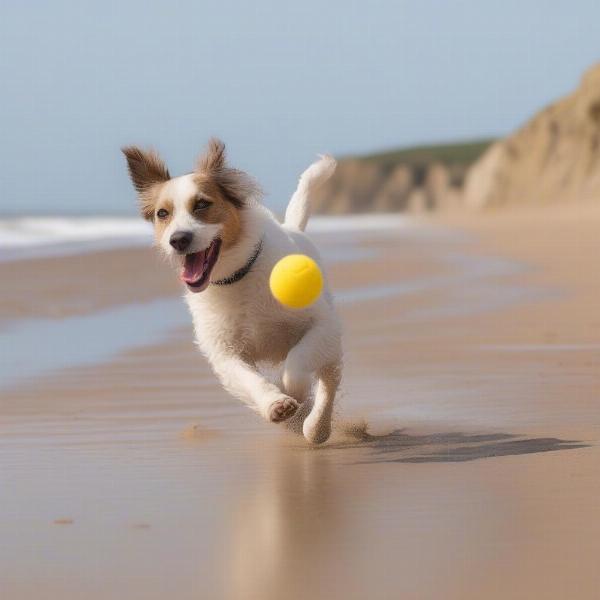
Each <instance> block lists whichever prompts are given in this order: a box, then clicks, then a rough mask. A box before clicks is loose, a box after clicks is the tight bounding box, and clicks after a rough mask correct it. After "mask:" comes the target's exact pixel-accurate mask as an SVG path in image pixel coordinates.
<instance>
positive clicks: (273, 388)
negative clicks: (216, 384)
mask: <svg viewBox="0 0 600 600" xmlns="http://www.w3.org/2000/svg"><path fill="white" fill-rule="evenodd" d="M335 166H336V165H335V161H334V159H333V158H331V157H329V156H324V157H321V159H320V160H319V161H317V162H316V163H314V164H313V165H311V166H310V167H309V168H308V169H307V170H306V171H305V172H304V173H303V175H302V176H301V177H300V181H299V184H298V189H297V190H296V192H295V193H294V195H293V196H292V199H291V201H290V203H289V206H288V208H287V212H286V216H285V222H284V223H283V224H280V223H279V222H278V221H277V219H276V218H275V217H274V215H273V214H272V213H271V212H270V211H269V210H267V209H266V208H265V207H264V206H262V205H261V204H260V203H259V201H258V198H245V199H244V207H243V208H241V209H239V217H240V224H241V228H240V236H239V238H238V239H237V241H236V243H235V244H234V245H232V246H231V247H229V248H224V247H223V248H222V249H221V252H220V255H219V258H218V260H217V262H216V264H215V267H214V269H213V271H212V273H211V277H210V279H211V281H212V282H214V281H218V280H219V279H222V278H226V277H229V276H231V275H232V274H233V273H235V272H236V271H238V270H239V269H240V268H242V267H243V266H244V265H245V264H246V263H247V262H248V259H249V258H250V257H251V256H252V255H253V253H254V252H255V249H256V248H257V245H258V244H259V243H260V241H261V240H262V251H261V252H260V254H259V255H258V258H257V259H256V261H255V263H254V264H253V266H252V268H251V270H250V271H249V272H248V273H247V274H246V275H245V276H244V277H243V278H242V279H241V280H239V281H237V282H235V283H233V284H230V285H209V286H208V287H207V288H206V289H205V290H204V291H202V292H200V293H193V292H192V291H190V290H189V289H188V291H187V292H186V295H185V300H186V302H187V304H188V306H189V309H190V311H191V314H192V318H193V322H194V329H195V334H196V341H197V344H198V346H199V348H200V349H201V351H202V352H203V353H204V355H205V356H206V357H207V359H208V361H209V362H210V364H211V366H212V368H213V370H214V372H215V373H216V374H217V376H218V377H219V379H220V380H221V382H222V384H223V386H224V387H225V388H226V389H227V390H228V391H229V392H230V393H231V394H233V395H234V396H236V397H238V398H239V399H241V400H242V401H243V402H245V403H246V404H248V405H249V406H250V407H252V408H253V409H255V410H256V411H257V412H259V413H260V414H261V415H263V416H264V417H265V418H266V419H267V420H270V421H283V420H286V419H288V418H290V417H291V416H292V415H293V414H294V413H295V412H296V410H297V409H298V407H299V405H301V404H303V403H305V404H304V407H305V408H304V409H303V410H301V411H299V412H298V415H296V418H295V420H294V421H295V422H296V423H297V422H298V421H299V419H298V417H299V416H300V415H302V416H306V415H307V416H306V418H305V419H304V421H303V423H302V431H303V434H304V436H305V437H306V439H307V440H309V441H310V442H313V443H321V442H324V441H325V440H327V439H328V437H329V435H330V432H331V416H332V409H333V403H334V400H335V395H336V392H337V388H338V385H339V382H340V378H341V361H342V347H341V327H340V322H339V319H338V316H337V314H336V311H335V308H334V305H333V301H332V297H331V294H330V291H329V288H328V284H327V280H326V277H324V280H325V282H324V290H323V293H322V295H321V296H320V297H319V299H318V300H317V301H316V302H315V303H314V304H313V305H311V306H310V307H308V308H305V309H301V310H294V309H289V308H285V307H283V306H281V305H280V304H279V303H278V302H277V301H276V300H275V299H274V298H273V296H272V295H271V293H270V289H269V276H270V273H271V270H272V268H273V266H274V265H275V263H276V262H277V261H278V260H279V259H281V258H282V257H284V256H286V255H288V254H297V253H300V254H307V255H309V256H311V257H312V258H313V259H314V260H315V261H316V262H317V263H318V264H319V265H320V266H321V269H323V265H322V262H321V258H320V256H319V252H318V251H317V249H316V247H315V246H314V244H313V243H312V242H311V240H310V239H309V238H308V236H307V235H306V234H305V233H304V228H305V226H306V223H307V220H308V217H309V213H310V196H311V193H312V192H313V191H314V190H315V188H316V187H317V186H319V185H320V184H321V183H322V182H324V181H325V180H326V179H327V178H328V177H329V176H330V175H331V174H332V173H333V171H334V169H335ZM194 189H195V183H194V175H193V174H191V175H184V176H182V177H175V178H172V179H169V180H168V181H166V182H165V183H164V185H163V187H162V190H161V196H162V195H164V196H165V197H168V198H169V200H170V201H171V202H172V204H173V214H172V219H171V222H170V223H169V225H168V227H166V228H165V230H164V231H163V232H162V234H161V237H160V239H159V240H158V243H159V245H160V246H161V248H162V249H163V250H164V251H165V253H167V254H168V255H171V256H174V255H176V254H177V253H176V252H175V251H174V249H173V248H172V247H171V245H170V243H169V240H170V238H171V235H172V234H173V233H174V232H175V231H178V230H187V231H191V232H193V234H194V241H193V244H192V247H191V248H190V250H189V251H190V252H197V251H200V250H203V249H204V248H206V247H208V246H209V244H210V243H211V242H212V240H213V239H214V238H215V237H216V236H218V235H219V233H220V230H221V227H222V226H221V225H220V224H208V223H202V222H200V221H199V220H197V219H194V218H193V217H192V216H191V215H190V213H189V210H188V209H187V207H186V206H187V203H188V202H189V198H190V196H191V195H193V193H194ZM261 362H265V363H270V364H274V365H282V366H283V375H282V378H281V384H280V385H276V384H274V383H272V382H271V381H269V380H268V379H267V378H266V377H264V376H263V374H261V372H260V370H259V363H261ZM315 381H316V384H317V385H316V391H315V393H314V399H311V395H312V388H313V383H314V382H315ZM311 402H312V405H311V406H308V403H311ZM308 409H309V410H308Z"/></svg>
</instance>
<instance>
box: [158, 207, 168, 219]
mask: <svg viewBox="0 0 600 600" xmlns="http://www.w3.org/2000/svg"><path fill="white" fill-rule="evenodd" d="M156 216H157V217H158V218H159V219H166V218H167V217H168V216H169V211H168V210H167V209H166V208H161V209H159V210H157V211H156Z"/></svg>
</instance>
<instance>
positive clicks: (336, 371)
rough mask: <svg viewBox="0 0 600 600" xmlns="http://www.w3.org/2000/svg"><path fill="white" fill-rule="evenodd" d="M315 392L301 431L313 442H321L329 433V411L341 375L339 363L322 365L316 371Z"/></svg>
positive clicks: (324, 440) (330, 411) (326, 438)
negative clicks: (310, 408) (316, 382)
mask: <svg viewBox="0 0 600 600" xmlns="http://www.w3.org/2000/svg"><path fill="white" fill-rule="evenodd" d="M317 375H318V380H319V381H318V384H317V392H316V394H315V400H314V404H313V407H312V410H311V411H310V414H309V415H308V417H306V419H305V420H304V424H303V425H302V432H303V434H304V437H305V438H306V439H307V440H308V441H309V442H311V443H313V444H322V443H323V442H326V441H327V440H328V439H329V435H330V434H331V413H332V411H333V403H334V401H335V395H336V392H337V389H338V387H339V385H340V380H341V377H342V367H341V364H340V363H333V364H330V365H327V366H325V367H323V368H322V369H321V370H320V371H319V372H318V373H317Z"/></svg>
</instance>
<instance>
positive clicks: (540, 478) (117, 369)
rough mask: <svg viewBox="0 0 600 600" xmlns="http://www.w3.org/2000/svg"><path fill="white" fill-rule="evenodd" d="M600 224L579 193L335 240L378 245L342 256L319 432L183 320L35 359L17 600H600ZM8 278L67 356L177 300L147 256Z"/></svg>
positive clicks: (114, 257) (4, 526) (3, 480)
mask: <svg viewBox="0 0 600 600" xmlns="http://www.w3.org/2000/svg"><path fill="white" fill-rule="evenodd" d="M599 231H600V211H599V210H597V209H596V208H594V207H590V206H579V207H576V208H575V207H569V208H568V209H550V210H548V211H547V212H545V213H544V214H543V217H542V216H540V214H539V213H538V214H534V213H525V212H524V213H516V212H512V213H511V214H499V215H485V216H479V217H469V218H465V217H453V218H449V217H448V218H446V219H445V222H444V221H437V222H435V223H425V224H423V225H422V226H420V227H417V228H415V229H414V230H402V231H400V232H396V233H394V234H393V235H390V234H389V233H387V234H383V233H380V234H377V233H372V234H370V235H368V236H365V235H361V236H355V235H353V234H344V235H343V236H342V235H340V236H333V237H334V238H335V239H331V238H328V239H324V240H322V243H323V244H324V245H325V246H328V245H331V246H332V247H333V246H336V245H338V246H339V247H342V248H343V247H347V246H348V245H349V244H351V245H352V246H353V247H355V248H359V249H360V250H361V251H362V252H363V253H364V255H362V257H360V256H359V257H358V258H357V259H356V260H354V261H353V262H352V263H349V262H346V263H338V264H334V265H332V268H331V272H332V278H333V281H334V288H335V290H336V291H337V293H338V294H337V295H338V297H339V299H340V308H341V312H342V316H343V319H344V322H345V330H346V339H345V345H346V351H347V360H346V370H345V379H344V385H343V391H342V394H341V398H340V403H339V414H338V431H337V433H336V435H335V436H334V438H333V439H332V440H331V441H330V442H329V443H328V444H326V445H324V446H322V447H318V448H310V447H308V446H307V445H306V444H305V443H304V441H303V440H301V439H299V438H295V437H293V436H291V434H287V433H285V432H284V430H282V429H281V428H278V427H276V426H272V425H267V424H265V423H263V422H261V421H260V420H259V419H258V418H257V417H256V416H254V415H253V414H252V413H250V412H249V411H248V410H247V409H244V408H243V407H241V406H240V405H239V403H238V402H236V401H235V400H232V399H230V398H229V397H228V396H227V395H226V394H225V393H224V392H223V391H222V390H221V389H220V387H219V386H218V385H217V384H216V382H215V380H214V378H213V376H212V374H211V373H210V371H209V369H208V368H207V366H206V364H205V363H204V361H203V360H202V358H201V357H200V356H199V355H198V354H197V353H196V352H195V350H194V348H193V344H192V337H191V327H190V326H189V324H187V323H186V322H181V323H179V324H177V325H176V326H173V327H172V328H171V329H169V332H168V335H163V336H162V337H160V339H159V340H157V341H154V342H152V343H146V342H144V343H142V342H140V343H139V344H137V345H136V346H135V347H131V348H129V349H125V350H121V351H119V352H118V353H117V354H114V355H113V356H111V357H110V358H109V359H107V358H106V357H104V358H102V360H98V361H96V362H94V361H90V360H88V361H87V362H86V363H85V364H79V366H73V365H72V366H71V368H68V369H63V370H60V371H53V372H49V373H48V374H47V375H39V376H37V377H33V376H31V377H29V376H28V368H29V366H30V365H29V363H27V362H26V363H25V364H23V366H22V369H23V372H22V373H21V375H22V376H21V377H20V379H18V380H17V381H16V382H13V383H11V385H10V386H9V387H7V386H5V387H4V389H2V388H0V506H1V507H2V511H1V514H0V539H1V540H2V544H1V546H0V597H1V598H7V599H10V600H30V599H33V598H38V597H39V596H40V595H43V597H44V598H46V599H49V600H53V599H56V600H58V599H60V600H69V599H75V598H77V599H78V598H83V597H86V598H90V599H91V600H96V599H98V600H100V599H103V600H104V599H107V600H109V599H110V600H113V599H116V598H131V599H134V598H135V599H137V598H140V599H141V598H143V599H148V600H153V599H157V600H158V599H163V598H165V597H173V598H178V599H180V600H187V599H192V598H193V599H197V598H208V599H212V598H235V599H237V598H243V599H254V598H256V599H261V600H269V599H271V598H273V599H281V598H286V599H296V598H297V599H306V598H328V599H335V598H357V599H359V598H361V599H362V598H372V599H379V598H381V599H384V598H386V599H387V598H402V599H412V598H414V599H429V598H432V599H433V598H436V599H437V598H444V599H450V600H452V599H457V600H458V599H460V600H464V599H471V598H473V599H480V598H489V599H495V598H498V599H500V598H503V599H504V598H524V599H525V598H527V599H530V598H569V597H574V598H575V597H576V598H585V599H588V598H589V599H592V598H597V597H598V590H599V589H600V572H599V570H598V567H597V563H598V558H597V557H598V555H599V554H600V499H599V498H600V477H599V466H600V452H599V451H598V446H597V440H598V438H599V437H600V387H599V383H600V373H599V370H598V365H599V359H600V315H599V313H598V306H599V305H600V275H599V270H598V268H597V264H596V263H597V260H598V256H600V235H598V232H599ZM24 272H26V273H27V277H24V276H23V273H24ZM0 276H2V281H3V295H2V300H1V302H2V304H1V305H0V308H1V312H0V318H2V319H4V321H3V322H2V321H0V333H2V332H3V331H6V327H7V319H12V326H13V327H16V328H17V329H18V327H19V326H20V325H19V324H20V323H21V320H20V319H22V318H24V317H30V316H32V315H35V316H43V317H44V318H45V319H46V320H47V319H48V318H54V319H55V320H56V323H57V324H60V323H64V324H65V329H64V331H65V332H66V331H69V332H70V333H69V335H71V334H72V335H73V338H72V339H71V338H68V336H67V334H66V333H65V337H67V339H60V340H59V339H57V340H56V353H61V352H66V351H67V350H72V346H73V345H75V346H77V345H80V346H81V350H82V353H83V350H84V347H86V345H87V344H89V343H91V340H90V339H89V335H90V334H89V333H86V331H87V330H85V327H86V326H87V325H86V323H87V321H86V320H85V319H86V318H87V317H91V316H93V315H94V314H96V313H98V311H100V312H101V311H103V310H112V309H115V310H117V309H118V307H120V306H123V305H127V304H128V303H131V302H146V301H148V300H150V299H152V298H157V297H158V298H171V297H173V298H175V299H176V297H177V295H178V293H179V291H178V288H177V284H176V282H175V278H174V277H173V275H172V274H171V273H169V271H168V270H167V269H166V268H163V267H161V266H158V265H157V264H156V260H155V259H154V258H153V256H152V254H151V252H150V251H139V250H132V251H128V252H126V253H124V252H123V251H118V252H105V253H98V254H91V255H87V256H84V257H78V258H74V257H71V258H64V259H58V258H55V259H47V260H37V261H30V262H29V263H28V264H27V266H26V271H24V270H23V264H21V265H20V266H17V263H14V264H12V265H0ZM28 281H34V282H35V287H33V284H29V283H28ZM66 282H70V283H66ZM81 283H82V284H81ZM5 290H7V292H5ZM32 292H34V293H32ZM141 306H142V305H141V304H140V307H141ZM157 306H158V307H159V308H158V309H156V311H155V312H157V314H154V315H153V318H154V319H155V320H156V321H160V320H161V319H164V318H165V315H164V313H161V311H163V310H170V308H169V306H170V305H166V306H167V308H166V309H164V308H161V307H163V305H162V304H160V305H157ZM173 306H179V305H178V304H177V303H176V300H175V301H174V302H173ZM140 310H141V309H140ZM17 317H19V318H17ZM80 318H81V319H83V320H81V321H73V320H72V319H80ZM69 323H71V324H72V323H75V324H76V325H77V327H75V328H73V327H71V328H70V329H67V326H68V324H69ZM103 323H104V321H103ZM58 326H59V325H57V327H58ZM2 328H4V329H2ZM48 331H55V330H53V329H48ZM57 331H63V330H62V329H59V330H57ZM78 332H79V333H80V334H81V335H79V336H78ZM82 332H83V333H82ZM95 335H99V336H104V337H108V338H111V337H114V338H115V339H116V338H119V337H123V336H124V335H125V333H124V330H120V329H119V328H117V327H115V328H114V329H113V330H111V329H110V328H108V329H107V328H106V326H103V329H101V330H100V331H99V332H97V333H96V334H95ZM127 335H130V332H129V333H127ZM14 339H16V340H18V339H19V338H18V336H17V337H15V338H14ZM142 341H143V340H142ZM43 343H47V340H45V341H44V342H40V347H41V346H42V345H43ZM7 350H8V352H10V351H11V348H8V349H7ZM36 350H37V349H36V348H35V347H32V348H31V361H33V362H35V360H36ZM4 351H5V350H3V352H4ZM75 364H76V363H74V365H75ZM361 419H365V420H366V421H367V422H368V423H369V429H368V431H367V433H365V432H364V431H362V430H361V429H360V427H358V428H356V427H355V428H354V431H353V430H352V427H349V426H348V424H349V423H350V424H352V423H353V424H357V423H359V422H360V420H361Z"/></svg>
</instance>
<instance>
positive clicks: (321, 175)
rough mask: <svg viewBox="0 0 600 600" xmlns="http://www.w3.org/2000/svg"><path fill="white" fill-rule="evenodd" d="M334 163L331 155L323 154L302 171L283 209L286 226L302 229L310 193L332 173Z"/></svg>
mask: <svg viewBox="0 0 600 600" xmlns="http://www.w3.org/2000/svg"><path fill="white" fill-rule="evenodd" d="M336 164H337V163H336V162H335V159H334V158H333V156H329V155H323V156H321V157H320V159H319V160H318V161H317V162H314V163H313V164H312V165H310V167H308V169H306V171H304V173H302V175H301V176H300V181H299V182H298V187H297V188H296V191H295V192H294V195H293V196H292V199H291V200H290V203H289V204H288V207H287V210H286V211H285V219H284V225H285V226H286V227H293V228H296V229H299V230H300V231H304V228H305V227H306V223H307V222H308V217H309V216H310V195H311V193H312V192H314V191H315V190H316V189H317V188H319V187H320V186H322V185H323V184H324V183H325V182H326V181H327V180H328V179H329V178H330V177H331V176H332V175H333V172H334V171H335V167H336Z"/></svg>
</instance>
